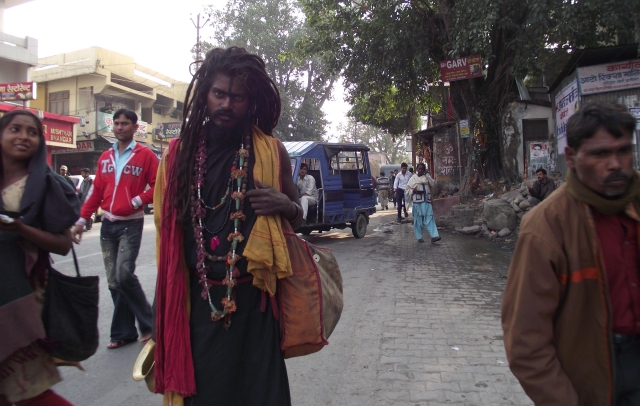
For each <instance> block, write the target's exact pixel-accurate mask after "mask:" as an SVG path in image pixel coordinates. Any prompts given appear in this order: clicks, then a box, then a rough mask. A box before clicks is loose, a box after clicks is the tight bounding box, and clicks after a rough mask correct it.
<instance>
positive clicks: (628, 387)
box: [613, 339, 640, 406]
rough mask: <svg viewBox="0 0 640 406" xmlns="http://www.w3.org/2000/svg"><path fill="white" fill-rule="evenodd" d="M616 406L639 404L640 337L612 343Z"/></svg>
mask: <svg viewBox="0 0 640 406" xmlns="http://www.w3.org/2000/svg"><path fill="white" fill-rule="evenodd" d="M613 348H614V352H615V364H616V365H615V367H616V375H615V377H616V378H615V379H616V401H615V403H614V404H615V405H616V406H637V405H640V339H638V340H635V341H631V342H628V343H622V344H617V343H616V344H614V347H613Z"/></svg>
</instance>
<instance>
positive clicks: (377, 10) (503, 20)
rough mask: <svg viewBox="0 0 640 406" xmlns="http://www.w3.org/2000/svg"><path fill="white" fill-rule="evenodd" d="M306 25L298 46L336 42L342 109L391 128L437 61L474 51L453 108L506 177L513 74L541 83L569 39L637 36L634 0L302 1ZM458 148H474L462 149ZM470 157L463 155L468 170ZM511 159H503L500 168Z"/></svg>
mask: <svg viewBox="0 0 640 406" xmlns="http://www.w3.org/2000/svg"><path fill="white" fill-rule="evenodd" d="M301 3H302V4H303V5H304V10H305V13H306V15H307V22H308V23H309V25H310V26H311V27H312V28H313V29H314V30H315V34H314V36H313V37H312V38H311V39H308V40H307V43H306V47H305V48H304V49H305V50H306V51H307V52H310V53H313V52H327V51H329V50H337V55H335V56H334V57H333V59H331V60H330V61H329V64H328V66H329V67H330V68H331V70H332V72H334V73H338V72H340V73H342V75H343V76H344V82H345V87H346V88H347V92H348V95H349V100H350V101H351V102H352V103H353V105H354V107H353V109H352V111H351V115H352V116H353V117H355V118H357V119H358V120H360V121H362V122H365V123H369V124H373V125H376V126H378V127H380V128H384V129H386V130H388V131H390V132H392V133H394V134H395V133H400V132H401V129H402V128H404V129H405V130H408V129H410V128H412V127H413V128H415V127H414V126H415V124H416V122H415V121H414V119H415V117H416V116H419V115H421V114H423V111H424V109H425V107H426V108H429V107H433V105H434V100H432V99H430V98H428V97H427V96H428V92H427V85H428V84H435V83H437V82H439V80H440V79H439V77H440V74H439V62H440V61H443V60H446V59H451V58H456V57H460V56H468V55H472V54H480V55H482V57H483V63H484V71H485V75H484V77H482V78H476V79H473V80H462V81H456V82H452V83H451V87H450V89H451V98H452V103H453V107H454V110H455V112H456V116H457V117H458V118H467V119H469V120H470V124H471V128H472V131H474V133H475V130H477V132H479V136H480V138H482V139H484V140H486V142H485V143H484V144H485V146H486V151H485V150H484V148H483V150H482V151H477V152H479V153H480V152H481V153H480V161H481V164H482V166H484V167H485V168H483V172H484V173H487V174H488V175H489V176H490V177H492V178H499V177H503V176H504V177H505V178H507V179H514V178H515V177H516V176H517V168H515V167H513V164H512V163H511V164H509V163H504V162H503V161H502V159H501V149H500V148H501V144H502V142H501V137H502V134H501V133H502V131H501V126H500V123H501V116H502V112H503V110H504V108H505V106H506V104H507V103H508V102H509V94H510V92H511V91H512V90H513V79H514V78H525V77H527V76H529V77H530V78H531V80H532V82H536V83H537V82H539V81H540V78H541V77H542V75H543V74H544V75H545V76H546V77H547V81H548V82H552V81H553V80H554V79H555V75H557V73H559V71H560V70H561V69H562V66H563V64H564V63H565V61H566V60H567V58H568V51H570V50H571V49H575V47H585V46H598V45H607V44H612V43H616V42H624V41H626V42H628V41H630V40H633V39H634V38H635V40H638V39H640V37H639V35H638V33H639V32H640V12H639V8H640V1H637V0H634V1H629V0H439V1H435V0H301ZM468 152H469V153H468V154H467V156H469V157H471V156H476V155H478V154H475V153H471V152H473V151H468ZM472 165H473V162H472V161H471V160H469V161H468V162H466V163H465V166H466V172H467V173H472V172H473V171H472V170H471V169H472ZM508 165H512V166H508Z"/></svg>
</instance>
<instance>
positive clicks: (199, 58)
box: [189, 13, 209, 75]
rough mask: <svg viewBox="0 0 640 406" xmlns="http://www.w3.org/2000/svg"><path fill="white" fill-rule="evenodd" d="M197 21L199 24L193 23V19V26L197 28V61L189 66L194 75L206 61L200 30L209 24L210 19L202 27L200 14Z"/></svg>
mask: <svg viewBox="0 0 640 406" xmlns="http://www.w3.org/2000/svg"><path fill="white" fill-rule="evenodd" d="M196 20H197V22H196V21H193V18H192V19H191V22H192V23H193V26H194V27H196V61H195V62H194V63H192V64H191V65H190V66H189V68H190V70H191V74H192V75H194V74H195V73H196V71H197V70H198V69H199V68H200V65H201V64H202V61H203V60H204V59H203V58H202V44H201V43H200V28H204V27H206V26H207V23H208V22H209V19H208V18H207V21H205V22H204V23H203V24H202V25H200V13H198V16H197V17H196Z"/></svg>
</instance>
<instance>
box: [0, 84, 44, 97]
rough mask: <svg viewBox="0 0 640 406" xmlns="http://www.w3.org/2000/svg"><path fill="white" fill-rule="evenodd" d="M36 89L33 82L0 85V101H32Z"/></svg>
mask: <svg viewBox="0 0 640 406" xmlns="http://www.w3.org/2000/svg"><path fill="white" fill-rule="evenodd" d="M37 87H38V85H37V84H36V83H35V82H18V83H0V100H2V101H5V100H19V101H21V100H33V99H35V98H36V89H37Z"/></svg>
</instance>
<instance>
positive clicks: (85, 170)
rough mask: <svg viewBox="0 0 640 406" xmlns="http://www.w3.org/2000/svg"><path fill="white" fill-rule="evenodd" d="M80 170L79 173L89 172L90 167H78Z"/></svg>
mask: <svg viewBox="0 0 640 406" xmlns="http://www.w3.org/2000/svg"><path fill="white" fill-rule="evenodd" d="M80 172H81V173H91V169H89V168H82V169H80Z"/></svg>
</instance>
